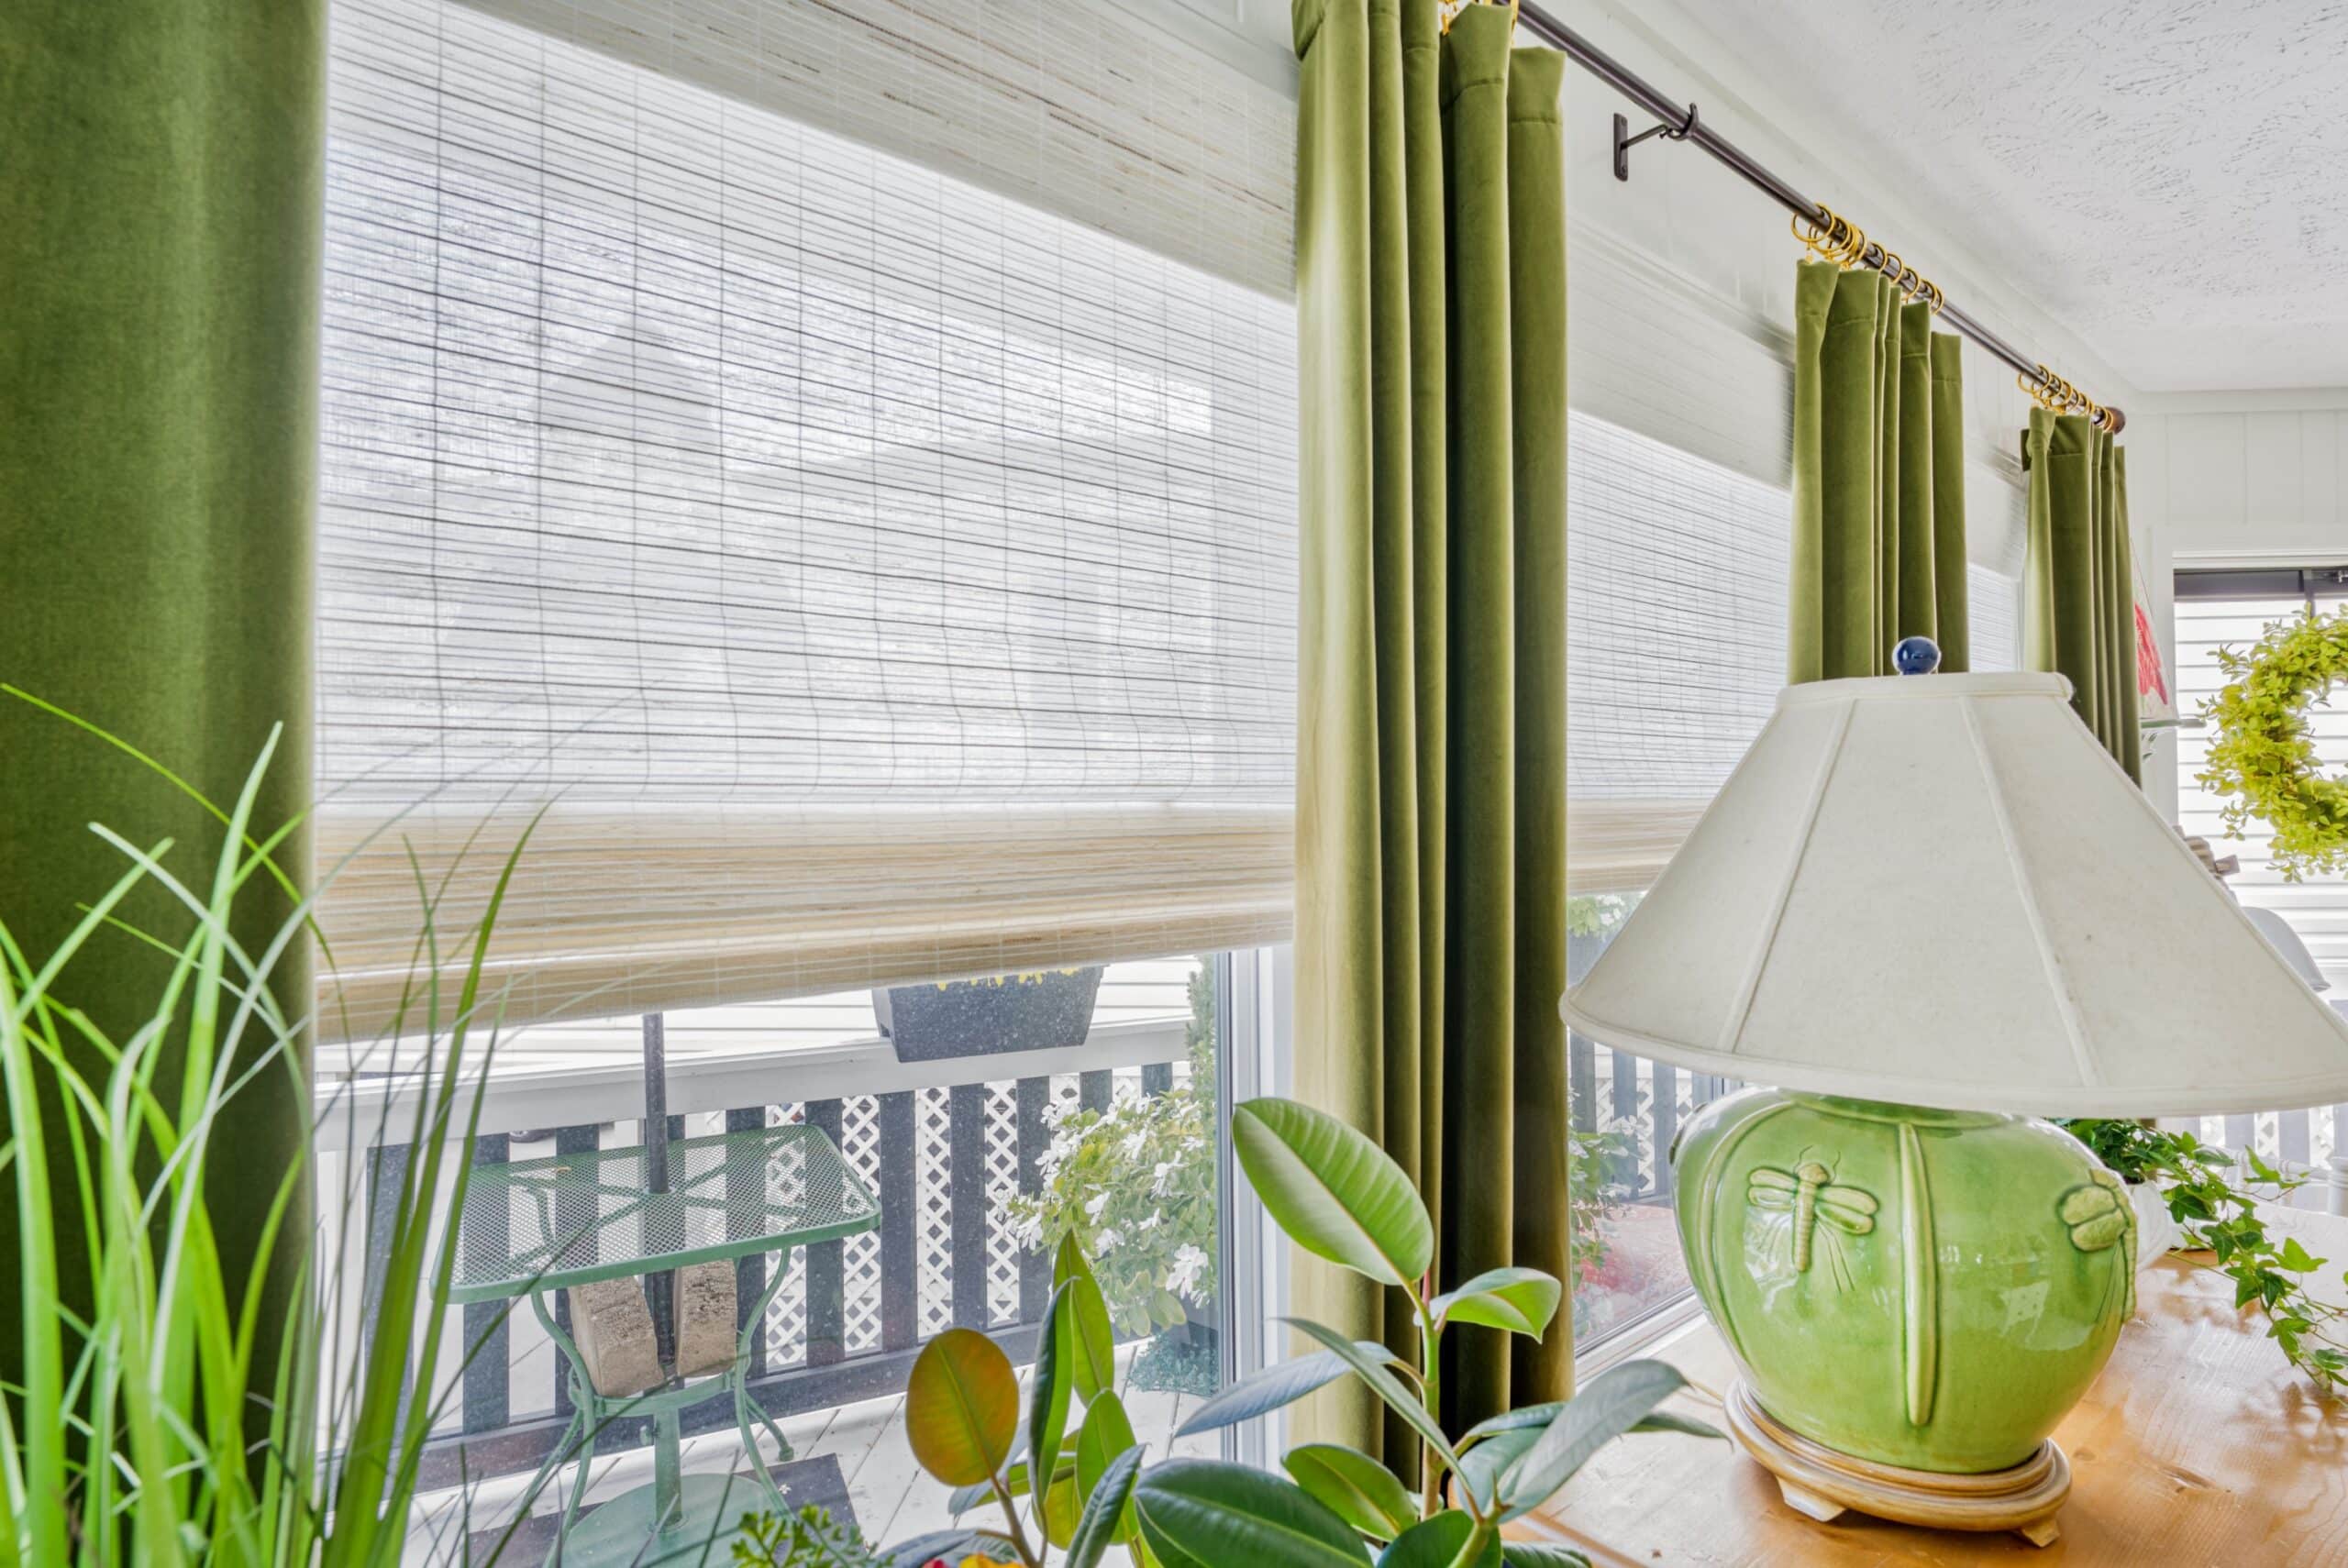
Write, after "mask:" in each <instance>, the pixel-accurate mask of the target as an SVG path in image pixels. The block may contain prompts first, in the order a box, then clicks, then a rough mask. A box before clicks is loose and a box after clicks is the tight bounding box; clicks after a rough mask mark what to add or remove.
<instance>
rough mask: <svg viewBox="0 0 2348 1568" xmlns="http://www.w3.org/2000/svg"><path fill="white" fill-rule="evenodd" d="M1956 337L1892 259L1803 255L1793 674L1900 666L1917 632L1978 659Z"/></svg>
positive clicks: (1952, 661) (1959, 662)
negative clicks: (1903, 287)
mask: <svg viewBox="0 0 2348 1568" xmlns="http://www.w3.org/2000/svg"><path fill="white" fill-rule="evenodd" d="M1958 351H1959V345H1958V342H1957V340H1956V339H1955V337H1949V336H1948V335H1946V334H1944V333H1935V332H1933V329H1932V310H1931V307H1930V306H1927V305H1923V304H1901V303H1900V297H1899V291H1898V290H1897V289H1895V288H1894V287H1893V286H1892V283H1891V280H1889V279H1888V278H1886V277H1885V276H1883V275H1882V274H1881V273H1879V272H1874V271H1864V270H1858V269H1854V270H1850V271H1844V269H1842V268H1839V267H1836V266H1834V265H1833V264H1832V263H1830V262H1823V261H1804V262H1802V263H1800V268H1799V271H1797V274H1796V277H1795V287H1794V465H1793V469H1794V482H1793V499H1794V548H1793V580H1792V613H1791V616H1790V630H1791V635H1790V639H1789V652H1788V660H1787V662H1788V668H1789V679H1792V680H1795V681H1803V680H1833V679H1843V678H1845V677H1850V676H1865V675H1886V674H1888V673H1890V670H1891V650H1892V647H1893V646H1894V645H1896V644H1897V643H1898V642H1899V639H1900V638H1902V637H1908V636H1927V637H1931V638H1933V639H1934V640H1935V641H1936V642H1938V643H1939V644H1940V646H1941V668H1943V669H1945V670H1949V671H1952V672H1954V671H1958V670H1963V669H1966V668H1969V665H1968V662H1967V661H1968V658H1969V655H1970V639H1969V638H1968V637H1967V635H1966V613H1967V612H1966V582H1965V388H1964V379H1963V370H1962V363H1961V361H1960V359H1959V358H1958Z"/></svg>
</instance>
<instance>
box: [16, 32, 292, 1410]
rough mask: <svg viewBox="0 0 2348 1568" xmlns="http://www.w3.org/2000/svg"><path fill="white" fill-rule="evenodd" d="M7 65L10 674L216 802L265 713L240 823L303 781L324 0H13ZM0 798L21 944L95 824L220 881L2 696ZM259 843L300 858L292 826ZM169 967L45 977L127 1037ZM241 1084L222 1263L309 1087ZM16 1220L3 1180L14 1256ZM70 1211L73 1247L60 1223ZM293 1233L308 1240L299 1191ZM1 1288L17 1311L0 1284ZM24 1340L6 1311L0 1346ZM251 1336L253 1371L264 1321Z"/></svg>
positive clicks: (251, 1235)
mask: <svg viewBox="0 0 2348 1568" xmlns="http://www.w3.org/2000/svg"><path fill="white" fill-rule="evenodd" d="M0 61H6V62H7V64H6V69H5V72H0V75H5V78H6V83H7V85H6V91H0V147H6V149H7V153H6V159H5V163H0V302H5V303H4V304H0V315H5V317H6V321H5V325H0V540H4V541H5V545H6V572H5V579H0V580H4V581H5V588H0V680H5V681H6V682H7V683H9V684H11V685H14V686H17V687H18V688H21V689H23V690H28V691H30V692H33V693H36V694H38V695H39V696H40V697H42V698H45V699H46V700H48V701H51V702H54V703H57V704H58V705H59V706H61V707H63V708H65V709H67V710H69V711H70V712H74V713H76V714H79V715H81V716H82V717H83V718H86V719H88V720H89V721H90V722H92V723H96V724H100V725H103V726H105V728H107V729H109V730H111V731H113V732H114V733H116V734H119V735H121V736H122V737H124V738H125V739H127V740H128V741H130V742H132V743H134V744H136V745H138V746H140V747H142V748H143V749H144V750H145V751H146V752H147V753H148V754H149V755H150V756H153V757H155V758H157V759H158V760H159V761H161V762H163V763H165V764H167V765H168V766H170V767H172V768H175V769H177V770H178V771H179V772H180V773H181V775H182V776H183V777H184V778H187V779H188V780H190V781H191V782H192V783H193V784H194V785H195V786H196V787H197V788H198V789H200V790H204V791H205V792H206V793H207V794H209V795H211V796H212V797H213V798H215V799H216V800H220V801H234V800H235V799H236V796H237V791H238V788H239V786H240V785H241V784H242V782H243V780H244V778H245V775H246V772H247V770H248V769H249V767H251V766H252V764H253V762H254V760H255V758H257V757H258V756H260V750H261V746H262V745H263V744H264V743H265V742H266V741H267V739H268V737H269V733H270V728H271V725H272V724H274V723H283V724H284V725H285V726H286V734H285V739H284V741H283V743H282V745H280V746H279V748H278V751H277V755H276V761H275V765H274V767H273V769H272V772H271V782H270V788H269V789H268V790H267V791H266V792H265V793H264V794H263V795H262V797H261V801H260V811H259V815H258V816H257V817H256V818H255V824H256V826H255V832H256V833H257V834H261V833H266V832H270V831H273V830H274V829H275V827H276V826H277V825H278V824H280V823H283V822H285V821H286V820H288V819H289V818H290V817H291V816H293V815H294V813H295V812H297V811H299V810H301V809H302V808H304V807H305V805H306V804H307V801H308V799H309V793H310V748H309V744H308V743H309V733H310V582H311V572H310V560H311V513H312V500H313V496H312V491H313V477H312V476H313V470H314V468H315V464H316V449H317V423H316V407H317V383H318V367H317V319H318V316H317V312H318V304H317V301H318V288H319V229H320V221H321V211H322V206H323V202H324V168H325V161H324V158H325V119H324V109H325V85H326V17H325V4H324V0H105V3H104V4H93V3H92V0H9V3H8V4H7V5H6V6H0ZM0 801H5V802H6V815H5V818H0V922H5V923H6V926H7V929H8V931H9V932H10V933H11V934H12V935H13V936H14V937H15V938H16V939H17V941H18V942H20V943H21V944H23V945H24V947H25V949H26V951H27V952H28V953H30V954H32V955H35V957H36V961H38V959H39V956H40V955H46V954H48V953H50V951H51V950H52V949H53V948H54V947H55V946H56V945H57V944H58V942H59V941H60V940H61V938H62V937H63V936H64V935H65V933H67V932H68V931H69V930H70V929H71V927H72V925H73V923H74V922H75V920H76V919H77V910H76V906H77V904H81V903H87V902H88V901H90V900H94V899H95V898H97V897H98V896H99V895H100V894H101V893H103V892H104V891H105V889H107V888H109V887H110V886H112V885H113V883H114V882H115V880H116V878H117V877H118V876H119V875H120V874H121V873H122V872H123V871H124V870H125V869H127V865H126V862H125V861H124V859H123V857H122V856H121V855H120V854H119V853H117V852H116V851H115V850H114V849H112V848H109V847H108V846H107V845H105V844H104V843H102V842H101V841H100V840H99V839H98V838H96V837H95V836H94V834H91V832H90V831H89V827H88V825H87V824H89V823H93V822H97V823H105V824H106V825H107V826H109V827H112V828H114V829H116V830H117V831H118V832H120V833H122V834H124V835H125V836H126V837H127V838H129V839H131V840H132V841H134V842H136V843H138V844H141V845H152V844H154V843H155V842H156V841H157V840H159V839H161V838H163V837H165V836H169V837H170V838H171V839H172V840H173V847H172V850H171V852H170V854H169V855H168V856H166V861H165V863H166V864H167V865H168V866H170V867H172V869H173V870H174V871H175V872H176V873H177V874H178V876H179V877H180V878H182V879H183V881H185V882H187V883H189V884H190V885H191V886H194V887H195V888H198V889H202V888H205V887H206V886H208V885H209V884H210V881H211V878H212V866H213V864H214V862H215V858H216V851H217V848H218V845H219V843H220V834H221V827H220V824H219V823H216V822H215V821H214V820H213V819H212V818H211V817H210V816H209V815H207V814H206V813H205V812H204V811H203V809H202V808H200V807H198V806H197V805H195V804H194V802H193V801H189V800H188V799H187V798H186V797H184V796H183V795H181V794H180V793H178V792H177V791H175V790H173V789H172V788H171V786H170V785H168V784H167V783H165V782H164V781H163V780H161V779H160V778H157V777H156V776H155V775H154V774H153V773H152V772H150V771H149V770H148V769H146V768H145V767H140V766H139V765H138V763H137V762H135V761H134V760H132V759H130V758H128V757H126V756H122V755H121V754H120V753H118V752H116V751H113V750H111V749H109V748H108V747H107V746H105V745H104V744H103V743H101V742H100V741H98V740H96V739H94V738H93V737H92V736H90V735H88V734H83V733H81V732H80V731H77V730H75V729H73V728H72V726H70V725H68V724H66V723H63V722H62V721H61V720H58V719H56V718H53V717H50V716H49V715H47V714H44V713H41V712H38V711H37V710H35V709H33V708H31V707H29V706H28V705H26V704H25V703H23V702H20V701H16V700H14V699H8V698H0ZM280 855H281V856H282V863H283V864H284V865H286V866H287V867H290V868H291V869H292V870H293V872H294V874H295V875H296V876H297V877H298V876H301V875H305V874H306V872H307V870H308V841H307V839H306V837H300V838H296V839H294V841H292V842H291V843H290V844H289V845H287V846H286V847H285V848H284V849H282V850H281V851H280ZM257 881H258V879H257ZM242 909H243V912H244V914H245V916H246V922H245V924H244V925H243V928H242V930H241V931H240V932H239V937H240V940H242V941H244V942H245V943H246V944H248V948H249V951H252V952H255V953H258V952H260V950H261V948H262V946H263V945H264V942H265V938H266V936H267V935H268V934H269V933H274V932H275V931H276V930H277V929H278V927H279V925H280V923H281V922H282V921H283V920H284V919H285V918H287V917H288V915H289V914H290V913H291V906H290V904H289V902H288V901H287V900H284V899H282V898H281V897H279V896H277V895H276V893H275V890H274V889H271V888H267V887H257V888H256V889H255V891H254V892H252V893H251V894H250V895H249V896H248V897H247V898H246V900H244V903H243V906H242ZM121 912H122V913H123V915H124V916H125V917H127V918H128V919H130V920H132V921H135V922H138V923H139V924H140V925H143V926H144V927H145V928H146V929H147V930H149V931H150V932H154V933H158V934H161V935H162V936H164V937H166V938H167V939H169V940H170V941H172V942H173V943H174V944H176V943H178V942H179V941H181V940H183V935H184V933H186V932H187V931H189V930H190V929H191V927H190V923H189V921H188V918H187V916H186V914H185V912H184V911H183V910H182V909H181V908H180V907H179V906H178V905H177V904H176V903H174V902H173V901H172V900H171V898H170V897H169V896H168V895H167V894H165V893H163V892H162V891H161V889H152V888H151V887H150V889H148V890H147V891H145V892H144V893H142V894H140V895H138V897H136V898H135V899H134V900H132V901H131V902H129V903H127V904H125V905H124V906H123V908H122V911H121ZM169 972H170V964H169V962H168V960H166V959H164V958H162V957H161V955H157V954H156V953H154V952H152V951H151V950H150V949H148V948H145V947H143V946H141V945H140V944H138V942H137V941H136V940H134V939H132V938H130V937H128V936H115V937H111V938H107V937H102V938H101V939H100V940H99V941H98V942H97V943H96V944H94V945H93V946H91V947H89V948H86V949H84V950H83V955H82V956H81V957H80V958H79V959H77V960H76V962H75V963H74V964H73V965H72V966H71V967H70V968H69V969H68V970H67V972H66V973H65V975H64V976H63V977H62V979H61V984H60V986H59V993H60V994H61V995H62V996H63V997H65V998H66V999H69V1000H72V1001H73V1002H75V1003H77V1004H78V1005H79V1006H80V1007H81V1008H82V1009H83V1010H85V1011H86V1012H88V1013H89V1014H90V1015H91V1016H92V1017H94V1019H95V1020H96V1021H98V1023H99V1024H100V1025H101V1026H103V1027H104V1028H105V1029H106V1030H107V1031H108V1032H110V1033H111V1034H112V1035H113V1037H114V1038H115V1039H116V1040H123V1039H126V1038H127V1034H128V1032H129V1030H130V1029H131V1027H133V1025H134V1024H135V1023H136V1021H138V1020H140V1019H143V1018H144V1017H146V1016H147V1015H148V1012H149V1010H150V1009H151V1007H152V1005H153V1004H154V1002H155V1000H156V999H158V998H159V997H160V996H161V988H162V984H163V981H164V979H165V977H167V976H168V974H169ZM277 990H278V996H279V999H280V1000H281V1002H282V1005H283V1006H284V1008H285V1010H286V1011H287V1013H288V1014H289V1015H291V1016H294V1017H303V1016H306V1015H307V1013H308V1012H309V1010H310V1001H309V991H310V977H309V971H308V966H307V963H306V961H305V959H304V958H303V957H302V955H301V954H300V952H299V951H298V944H297V951H296V952H295V953H294V955H293V961H292V962H291V963H289V964H287V965H284V966H281V967H280V968H279V969H278V971H277ZM53 1109H54V1108H52V1110H53ZM232 1109H233V1110H234V1111H235V1116H234V1125H233V1126H228V1127H224V1128H221V1129H219V1130H218V1131H217V1132H216V1134H215V1136H216V1147H220V1148H224V1149H230V1150H234V1151H235V1152H236V1153H235V1157H234V1158H231V1159H227V1160H224V1161H221V1162H218V1164H217V1167H216V1176H215V1185H214V1187H212V1193H213V1198H214V1209H215V1221H216V1229H217V1231H218V1232H219V1234H220V1238H221V1242H222V1247H223V1250H224V1252H225V1253H227V1259H228V1262H229V1264H230V1266H231V1268H232V1269H233V1267H234V1260H235V1258H236V1257H237V1255H238V1251H239V1249H244V1248H249V1247H250V1246H251V1245H252V1243H253V1242H254V1241H255V1239H256V1237H257V1233H258V1231H259V1229H260V1224H261V1222H262V1220H263V1218H264V1213H263V1206H265V1205H266V1204H267V1202H268V1201H269V1200H270V1198H271V1197H272V1196H273V1195H274V1193H275V1190H276V1187H277V1184H278V1182H279V1181H280V1180H281V1179H282V1176H283V1175H284V1173H285V1171H286V1170H287V1169H288V1168H290V1167H291V1166H292V1165H294V1163H295V1162H296V1161H297V1160H299V1159H300V1158H301V1157H303V1154H304V1152H305V1150H306V1147H307V1143H308V1129H309V1108H308V1104H307V1094H306V1092H305V1089H304V1088H303V1086H302V1085H301V1084H299V1083H297V1082H295V1081H294V1080H293V1078H292V1077H290V1076H289V1075H288V1074H286V1073H283V1072H279V1073H273V1074H267V1075H263V1076H262V1077H260V1079H258V1080H257V1081H256V1082H255V1083H254V1084H253V1085H251V1086H250V1087H249V1088H247V1089H246V1090H244V1091H243V1092H242V1093H241V1094H240V1095H239V1096H238V1100H237V1102H236V1104H235V1105H234V1107H233V1108H232ZM59 1146H61V1145H59ZM6 1185H7V1184H6V1178H0V1188H5V1187H6ZM65 1190H70V1188H69V1189H65ZM15 1217H16V1198H15V1196H14V1194H13V1191H0V1257H6V1258H7V1259H9V1260H11V1262H13V1260H14V1259H15V1257H16V1255H17V1253H16V1245H17V1239H16V1219H15ZM63 1229H64V1231H66V1233H67V1238H68V1240H69V1242H78V1240H79V1227H78V1226H67V1227H64V1228H63ZM285 1233H286V1234H287V1235H288V1236H292V1237H302V1236H306V1235H307V1234H308V1222H307V1220H306V1219H305V1216H304V1214H303V1213H302V1212H300V1211H297V1212H296V1213H294V1214H292V1215H289V1216H288V1217H287V1220H286V1230H285ZM299 1253H300V1249H299V1248H298V1247H292V1246H281V1247H280V1249H279V1266H278V1269H277V1271H276V1272H275V1274H274V1275H272V1284H273V1286H274V1287H275V1288H276V1290H277V1292H278V1295H277V1296H276V1297H275V1299H274V1300H273V1301H272V1302H271V1306H270V1307H269V1308H268V1309H264V1310H263V1311H262V1313H261V1315H260V1321H261V1323H262V1324H263V1325H264V1329H265V1331H266V1332H265V1334H264V1339H266V1338H268V1337H269V1335H271V1334H273V1333H274V1331H275V1330H276V1328H277V1326H278V1325H279V1324H281V1323H282V1322H283V1321H284V1320H285V1317H286V1310H285V1309H287V1308H288V1307H289V1306H290V1304H291V1300H292V1297H291V1295H290V1290H291V1286H292V1283H293V1278H294V1274H293V1270H294V1265H295V1264H299V1263H300V1262H301V1258H300V1256H299ZM61 1271H62V1275H63V1279H64V1281H65V1282H66V1285H67V1288H69V1289H71V1288H72V1286H73V1284H74V1282H76V1281H77V1280H78V1281H79V1282H80V1283H81V1285H82V1286H83V1288H85V1289H86V1287H87V1283H88V1276H87V1273H86V1271H85V1270H84V1269H83V1267H82V1265H81V1264H80V1261H79V1259H78V1258H76V1257H73V1256H70V1255H69V1256H67V1257H64V1258H62V1259H61ZM230 1277H231V1278H232V1280H237V1281H239V1282H240V1281H241V1279H242V1277H243V1276H242V1275H241V1274H240V1273H233V1272H232V1274H231V1276H230ZM0 1303H6V1305H0V1320H6V1319H9V1318H12V1317H13V1313H14V1304H15V1293H14V1292H12V1291H8V1290H5V1289H0ZM19 1345H20V1341H19V1338H18V1336H17V1331H16V1326H15V1324H14V1323H13V1322H12V1321H0V1370H5V1369H7V1368H9V1367H10V1366H12V1364H14V1363H15V1362H16V1360H17V1356H18V1354H19ZM272 1353H273V1348H272V1347H271V1345H269V1344H267V1343H264V1344H263V1345H262V1346H261V1347H260V1357H261V1359H260V1362H259V1363H258V1364H260V1365H261V1366H262V1367H264V1368H266V1367H268V1366H269V1365H271V1361H270V1360H269V1359H268V1358H269V1357H270V1356H271V1354H272ZM10 1375H14V1374H13V1373H11V1374H10ZM263 1381H264V1383H265V1382H266V1373H265V1372H264V1374H263ZM53 1416H54V1412H43V1417H44V1419H48V1418H50V1417H53Z"/></svg>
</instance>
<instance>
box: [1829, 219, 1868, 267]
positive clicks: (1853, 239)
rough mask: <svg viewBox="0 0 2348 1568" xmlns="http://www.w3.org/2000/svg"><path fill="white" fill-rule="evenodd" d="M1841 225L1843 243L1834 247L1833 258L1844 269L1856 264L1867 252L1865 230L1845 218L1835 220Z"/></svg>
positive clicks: (1864, 257) (1863, 258)
mask: <svg viewBox="0 0 2348 1568" xmlns="http://www.w3.org/2000/svg"><path fill="white" fill-rule="evenodd" d="M1835 221H1836V222H1837V223H1839V224H1841V225H1842V228H1843V243H1842V244H1841V245H1840V246H1839V247H1837V248H1836V249H1835V253H1834V260H1835V262H1836V264H1837V265H1839V266H1842V267H1844V268H1845V269H1848V268H1852V267H1855V266H1857V265H1858V264H1859V263H1860V262H1861V261H1863V260H1865V259H1866V253H1867V231H1866V229H1863V228H1861V227H1860V226H1858V225H1857V224H1855V223H1852V222H1851V221H1850V220H1848V219H1847V218H1838V219H1836V220H1835Z"/></svg>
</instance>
